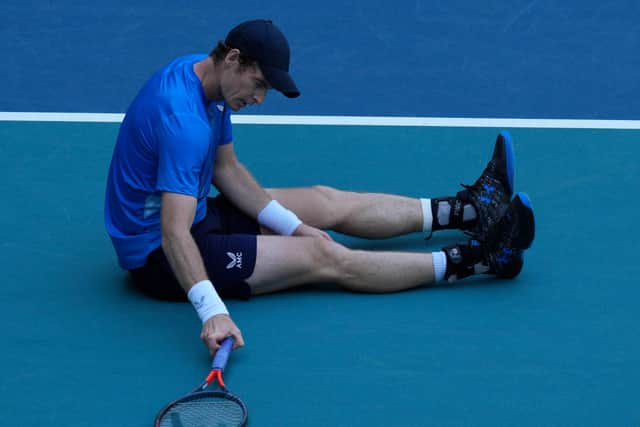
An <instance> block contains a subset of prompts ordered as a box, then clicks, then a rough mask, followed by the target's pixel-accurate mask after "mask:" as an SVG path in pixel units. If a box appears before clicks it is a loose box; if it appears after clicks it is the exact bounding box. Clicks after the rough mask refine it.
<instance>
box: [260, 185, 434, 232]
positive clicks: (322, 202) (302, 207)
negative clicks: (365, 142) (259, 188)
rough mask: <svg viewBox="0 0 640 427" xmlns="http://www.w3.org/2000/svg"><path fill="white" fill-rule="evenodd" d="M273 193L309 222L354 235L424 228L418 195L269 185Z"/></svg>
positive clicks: (304, 220)
mask: <svg viewBox="0 0 640 427" xmlns="http://www.w3.org/2000/svg"><path fill="white" fill-rule="evenodd" d="M267 191H268V192H269V194H270V195H271V197H273V198H274V199H276V200H278V201H279V202H280V203H281V204H283V205H284V206H286V207H287V208H289V209H291V210H292V211H293V212H295V213H296V215H298V217H300V219H301V220H302V221H303V222H305V223H306V224H309V225H312V226H314V227H316V228H320V229H323V230H334V231H337V232H340V233H343V234H348V235H351V236H358V237H365V238H369V239H382V238H387V237H393V236H399V235H402V234H407V233H413V232H419V231H423V216H422V207H421V204H420V200H419V199H414V198H410V197H403V196H396V195H391V194H382V193H356V192H351V191H342V190H337V189H335V188H331V187H325V186H314V187H305V188H270V189H267Z"/></svg>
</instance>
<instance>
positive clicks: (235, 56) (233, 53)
mask: <svg viewBox="0 0 640 427" xmlns="http://www.w3.org/2000/svg"><path fill="white" fill-rule="evenodd" d="M239 62H240V51H239V50H238V49H231V50H230V51H229V52H227V55H226V56H225V57H224V63H225V64H226V65H229V66H232V65H233V64H238V63H239Z"/></svg>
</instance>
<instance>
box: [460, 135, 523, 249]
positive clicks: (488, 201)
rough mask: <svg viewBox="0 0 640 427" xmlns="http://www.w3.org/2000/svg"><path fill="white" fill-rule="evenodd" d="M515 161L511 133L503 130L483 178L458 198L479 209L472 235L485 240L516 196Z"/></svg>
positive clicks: (467, 187) (468, 186) (471, 228)
mask: <svg viewBox="0 0 640 427" xmlns="http://www.w3.org/2000/svg"><path fill="white" fill-rule="evenodd" d="M514 175H515V159H514V154H513V143H512V142H511V135H510V134H509V132H506V131H502V132H501V133H500V134H499V135H498V138H497V139H496V145H495V147H494V149H493V156H492V157H491V160H490V161H489V163H488V164H487V167H486V168H485V169H484V171H483V172H482V175H480V178H478V180H477V181H476V182H475V183H474V184H473V185H464V184H463V185H462V186H463V187H464V188H465V189H464V190H462V191H460V192H458V194H457V195H456V198H457V199H460V200H462V201H463V202H465V203H470V204H471V205H472V206H473V207H474V208H475V210H476V214H477V220H476V221H474V222H473V223H471V224H470V225H469V227H468V228H467V230H468V231H469V232H470V233H471V235H472V236H474V237H476V238H478V239H480V240H485V239H486V238H487V236H488V235H489V232H490V230H491V229H492V228H493V227H494V226H495V225H496V224H497V223H498V221H499V220H500V218H501V217H502V215H503V214H504V212H505V210H506V209H507V206H509V201H510V200H511V196H512V195H513V188H514V186H513V180H514Z"/></svg>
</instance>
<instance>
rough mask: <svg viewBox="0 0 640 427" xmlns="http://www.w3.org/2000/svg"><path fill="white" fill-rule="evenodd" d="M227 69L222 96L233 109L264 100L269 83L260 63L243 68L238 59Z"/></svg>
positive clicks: (223, 80)
mask: <svg viewBox="0 0 640 427" xmlns="http://www.w3.org/2000/svg"><path fill="white" fill-rule="evenodd" d="M225 71H226V72H225V74H224V76H223V78H222V85H221V89H222V96H223V97H224V100H225V102H226V103H227V104H229V106H230V107H231V109H232V110H233V111H238V110H240V109H241V108H244V107H246V106H248V105H253V104H262V103H263V102H264V98H265V97H266V96H267V91H268V90H269V84H268V83H267V80H266V79H265V78H264V75H263V74H262V71H260V67H259V66H258V65H254V66H248V67H244V68H242V67H240V64H239V63H238V62H237V61H232V62H231V63H230V64H229V67H228V68H226V70H225Z"/></svg>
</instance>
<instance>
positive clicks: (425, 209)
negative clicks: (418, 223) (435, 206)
mask: <svg viewBox="0 0 640 427" xmlns="http://www.w3.org/2000/svg"><path fill="white" fill-rule="evenodd" d="M420 204H421V205H422V231H431V227H432V226H433V214H432V213H431V199H420Z"/></svg>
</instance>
